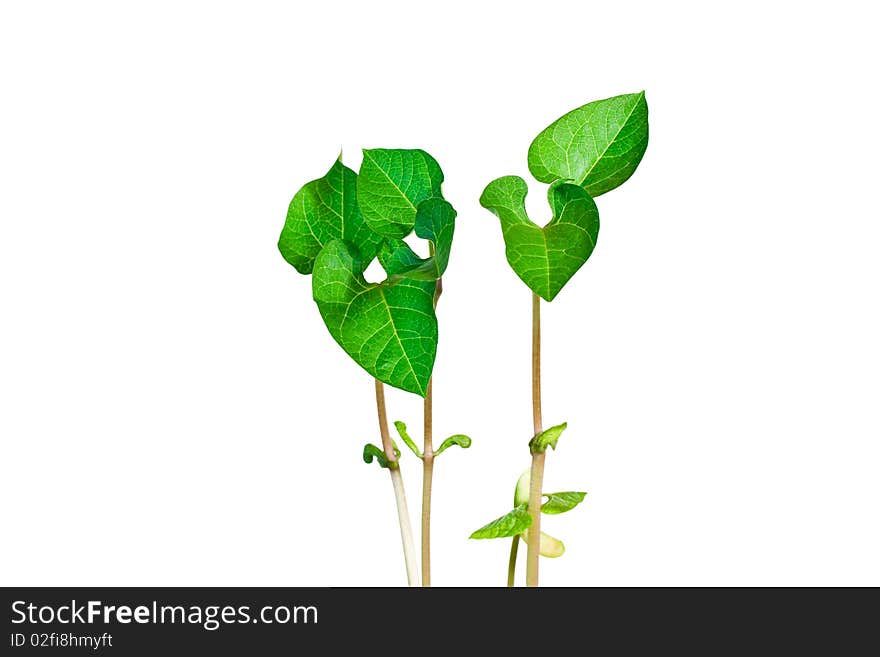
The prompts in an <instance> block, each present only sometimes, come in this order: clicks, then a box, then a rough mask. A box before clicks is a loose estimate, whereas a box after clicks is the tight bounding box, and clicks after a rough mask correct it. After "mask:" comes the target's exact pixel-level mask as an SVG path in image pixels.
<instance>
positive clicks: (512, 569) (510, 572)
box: [507, 536, 519, 587]
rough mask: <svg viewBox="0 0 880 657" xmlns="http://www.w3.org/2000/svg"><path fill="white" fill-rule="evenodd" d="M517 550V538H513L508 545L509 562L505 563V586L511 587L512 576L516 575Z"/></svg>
mask: <svg viewBox="0 0 880 657" xmlns="http://www.w3.org/2000/svg"><path fill="white" fill-rule="evenodd" d="M518 549H519V536H514V537H513V541H512V542H511V543H510V561H508V562H507V586H509V587H512V586H513V576H514V574H515V573H516V553H517V550H518Z"/></svg>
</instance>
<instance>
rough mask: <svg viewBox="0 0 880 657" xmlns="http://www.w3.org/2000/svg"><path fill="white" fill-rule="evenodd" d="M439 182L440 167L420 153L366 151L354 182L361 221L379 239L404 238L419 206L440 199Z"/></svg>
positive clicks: (440, 179) (423, 152)
mask: <svg viewBox="0 0 880 657" xmlns="http://www.w3.org/2000/svg"><path fill="white" fill-rule="evenodd" d="M442 182H443V171H441V169H440V165H439V164H437V161H436V160H435V159H434V158H433V157H431V156H430V155H428V154H427V153H426V152H425V151H423V150H420V149H414V150H407V149H402V148H397V149H385V148H374V149H366V150H364V159H363V162H362V163H361V168H360V172H359V173H358V178H357V191H358V203H359V205H360V208H361V211H362V212H363V214H364V220H365V221H366V223H367V225H368V226H369V227H370V228H371V229H373V230H374V231H375V232H377V233H379V234H380V235H384V236H386V237H396V238H402V237H406V236H407V235H409V234H410V232H412V229H413V226H414V224H415V221H416V210H417V208H418V206H419V204H420V203H421V202H422V201H424V200H425V199H428V198H431V197H433V196H440V185H441V183H442Z"/></svg>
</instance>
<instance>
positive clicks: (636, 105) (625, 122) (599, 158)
mask: <svg viewBox="0 0 880 657" xmlns="http://www.w3.org/2000/svg"><path fill="white" fill-rule="evenodd" d="M642 98H643V94H639V98H638V99H637V100H636V102H635V104H634V105H633V106H632V109H630V111H629V114H627V115H626V119H625V120H624V121H623V123H622V124H621V126H620V129H619V130H618V131H617V132H616V133H615V134H614V137H613V138H612V139H610V140H608V144H606V146H605V148H604V150H603V151H602V152H601V153H600V154H599V156H598V157H597V158H596V160H595V162H593V164H592V166H590V168H589V169H587V171H586V172H585V173H584V175H583V177H582V178H581V179H580V180H579V181H578V185H583V184H584V182H585V181H586V180H587V178H588V177H589V176H590V173H591V172H592V171H593V169H595V168H596V165H597V164H599V162H601V161H602V158H603V157H605V153H607V152H608V149H609V148H611V144H613V143H614V142H615V141H616V140H617V137H618V136H619V135H620V133H621V132H623V129H624V128H625V127H626V125H627V123H629V120H630V119H631V118H632V115H633V112H635V111H636V107H638V106H639V103H640V102H641V100H642ZM587 123H588V122H587V121H584V123H583V125H581V127H580V128H578V130H582V129H583V127H584V126H585V125H587ZM565 157H566V161H567V160H568V150H566V152H565Z"/></svg>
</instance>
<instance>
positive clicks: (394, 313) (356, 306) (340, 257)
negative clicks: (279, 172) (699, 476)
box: [278, 149, 470, 586]
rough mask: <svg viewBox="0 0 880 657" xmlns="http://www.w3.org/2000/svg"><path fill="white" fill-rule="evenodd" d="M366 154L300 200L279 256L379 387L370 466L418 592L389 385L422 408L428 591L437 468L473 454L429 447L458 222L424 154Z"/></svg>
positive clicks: (337, 166) (463, 442) (293, 205)
mask: <svg viewBox="0 0 880 657" xmlns="http://www.w3.org/2000/svg"><path fill="white" fill-rule="evenodd" d="M363 154H364V157H363V162H362V164H361V167H360V171H359V172H358V173H355V172H354V171H353V170H351V169H349V168H348V167H346V166H345V165H344V164H343V163H342V160H341V156H340V158H339V159H337V160H336V162H334V163H333V165H332V166H331V167H330V170H329V171H328V172H327V174H326V175H325V176H324V177H322V178H319V179H317V180H313V181H311V182H309V183H306V184H305V185H304V186H303V187H302V188H301V189H300V190H299V191H298V192H297V193H296V195H294V197H293V200H292V201H291V202H290V207H289V208H288V211H287V219H286V221H285V223H284V228H283V229H282V231H281V237H280V238H279V240H278V248H279V250H280V251H281V254H282V255H283V256H284V258H285V260H287V261H288V262H289V263H290V264H291V265H293V267H294V268H295V269H296V270H297V271H298V272H299V273H301V274H311V276H312V296H313V298H314V300H315V303H316V304H317V306H318V311H319V312H320V314H321V317H322V318H323V320H324V323H325V325H326V326H327V329H328V331H329V332H330V335H332V336H333V339H334V340H336V342H337V343H338V344H339V345H340V346H341V347H342V348H343V349H344V350H345V351H346V353H348V355H349V356H351V358H352V359H353V360H354V361H355V362H356V363H357V364H358V365H360V366H361V367H362V368H363V369H364V370H366V371H367V372H368V373H369V374H370V375H371V376H372V377H373V378H374V379H375V395H376V409H377V412H378V416H379V434H380V437H381V443H382V449H379V448H378V447H376V446H375V445H372V444H368V445H367V446H366V447H364V452H363V456H364V460H365V461H366V462H367V463H370V462H371V461H372V460H373V459H376V460H377V462H378V463H379V465H380V466H382V467H383V468H385V469H387V470H388V473H389V475H390V476H391V483H392V486H393V489H394V495H395V500H396V503H397V513H398V521H399V524H400V534H401V540H402V543H403V552H404V560H405V563H406V571H407V579H408V582H409V584H410V585H411V586H414V585H417V584H418V580H419V577H418V565H417V562H416V555H415V543H414V540H413V533H412V529H411V526H410V520H409V511H408V509H407V504H406V493H405V489H404V485H403V478H402V474H401V472H400V464H399V462H398V459H399V457H400V451H399V450H398V449H397V446H396V444H395V443H394V441H393V440H392V438H391V436H390V434H389V431H388V419H387V412H386V408H385V389H384V384H388V385H391V386H394V387H396V388H400V389H401V390H405V391H407V392H411V393H413V394H416V395H419V396H421V397H423V398H424V434H425V435H424V451H423V452H420V451H419V450H417V449H415V445H414V443H412V441H411V439H409V437H408V436H406V437H405V438H404V440H405V442H407V444H408V445H410V446H411V447H412V448H413V451H414V452H416V453H417V455H418V456H419V458H421V459H422V462H423V473H424V483H423V497H422V576H423V579H422V583H423V584H424V585H428V584H430V577H431V575H430V572H431V567H430V518H431V482H432V477H433V466H434V458H435V457H436V456H437V454H439V453H440V452H442V451H443V450H444V449H445V448H446V447H448V444H447V443H449V444H458V445H460V446H462V447H468V446H469V445H470V439H469V438H467V437H466V436H453V437H452V438H450V439H448V440H447V441H446V442H444V443H443V445H441V446H440V448H439V449H438V450H437V451H436V452H435V451H434V447H433V442H432V425H433V418H432V384H431V374H432V371H433V368H434V359H435V356H436V352H437V316H436V314H435V309H436V305H437V300H438V298H439V296H440V293H441V291H442V284H441V277H442V275H443V272H444V271H445V269H446V266H447V264H448V263H449V255H450V251H451V248H452V236H453V232H454V230H455V215H456V212H455V210H454V209H453V207H452V206H451V205H450V204H449V203H448V202H447V201H445V200H444V199H443V195H442V192H441V189H440V186H441V184H442V182H443V172H442V171H441V170H440V166H439V165H438V164H437V162H436V161H435V160H434V158H433V157H431V156H430V155H428V154H427V153H426V152H425V151H422V150H404V149H390V150H389V149H372V150H364V152H363ZM413 231H414V232H415V235H416V236H417V237H419V238H421V239H422V240H425V241H426V242H427V247H428V248H427V251H428V255H427V257H420V256H419V255H417V254H416V252H415V251H413V250H412V249H411V248H410V246H409V245H408V244H407V243H406V242H405V241H404V239H403V238H405V237H407V236H408V235H410V233H412V232H413ZM376 258H378V260H379V263H380V264H381V265H382V268H383V269H384V270H385V273H386V279H385V280H384V281H382V282H381V283H368V282H367V281H366V280H365V278H364V271H365V270H366V268H367V267H368V266H369V264H370V263H371V262H372V261H373V260H374V259H376ZM401 427H403V432H405V426H404V425H403V424H402V423H400V424H399V426H398V429H399V430H400V428H401ZM401 435H402V436H403V433H401ZM449 441H452V442H451V443H450V442H449Z"/></svg>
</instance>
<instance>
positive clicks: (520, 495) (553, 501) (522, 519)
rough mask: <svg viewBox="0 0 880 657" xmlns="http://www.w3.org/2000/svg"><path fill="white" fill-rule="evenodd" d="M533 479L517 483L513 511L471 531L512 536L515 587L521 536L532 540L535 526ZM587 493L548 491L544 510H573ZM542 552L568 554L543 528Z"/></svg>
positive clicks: (510, 578)
mask: <svg viewBox="0 0 880 657" xmlns="http://www.w3.org/2000/svg"><path fill="white" fill-rule="evenodd" d="M564 428H565V426H564V425H560V427H553V428H552V429H548V430H547V431H557V430H558V431H560V432H561V431H562V430H563V429H564ZM530 480H531V471H530V470H526V471H525V472H523V473H522V474H521V475H520V477H519V479H518V480H517V482H516V488H515V489H514V491H513V510H512V511H509V512H508V513H506V514H505V515H503V516H501V517H500V518H496V519H495V520H493V521H492V522H490V523H489V524H487V525H485V526H484V527H480V529H478V530H477V531H475V532H474V533H473V534H471V536H470V537H471V538H477V539H482V538H512V540H511V543H510V559H509V560H508V564H507V586H513V583H514V575H515V574H516V555H517V550H518V548H519V539H520V538H522V539H523V540H524V541H526V543H528V540H529V531H530V527H531V526H532V517H531V516H530V515H529V508H528V507H529V490H530V488H531V486H530ZM586 496H587V494H586V493H584V492H580V491H565V492H562V493H546V494H544V495H543V497H546V498H547V501H546V502H544V503H543V504H541V513H544V514H549V515H557V514H560V513H565V512H566V511H571V510H572V509H573V508H575V507H576V506H577V505H578V504H580V503H581V502H583V501H584V498H585V497H586ZM538 534H539V538H538V545H539V552H540V554H541V556H542V557H550V558H551V559H555V558H556V557H561V556H562V555H563V554H564V553H565V545H564V544H563V543H562V541H560V540H559V539H558V538H553V537H552V536H550V535H549V534H545V533H544V532H542V531H539V532H538Z"/></svg>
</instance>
